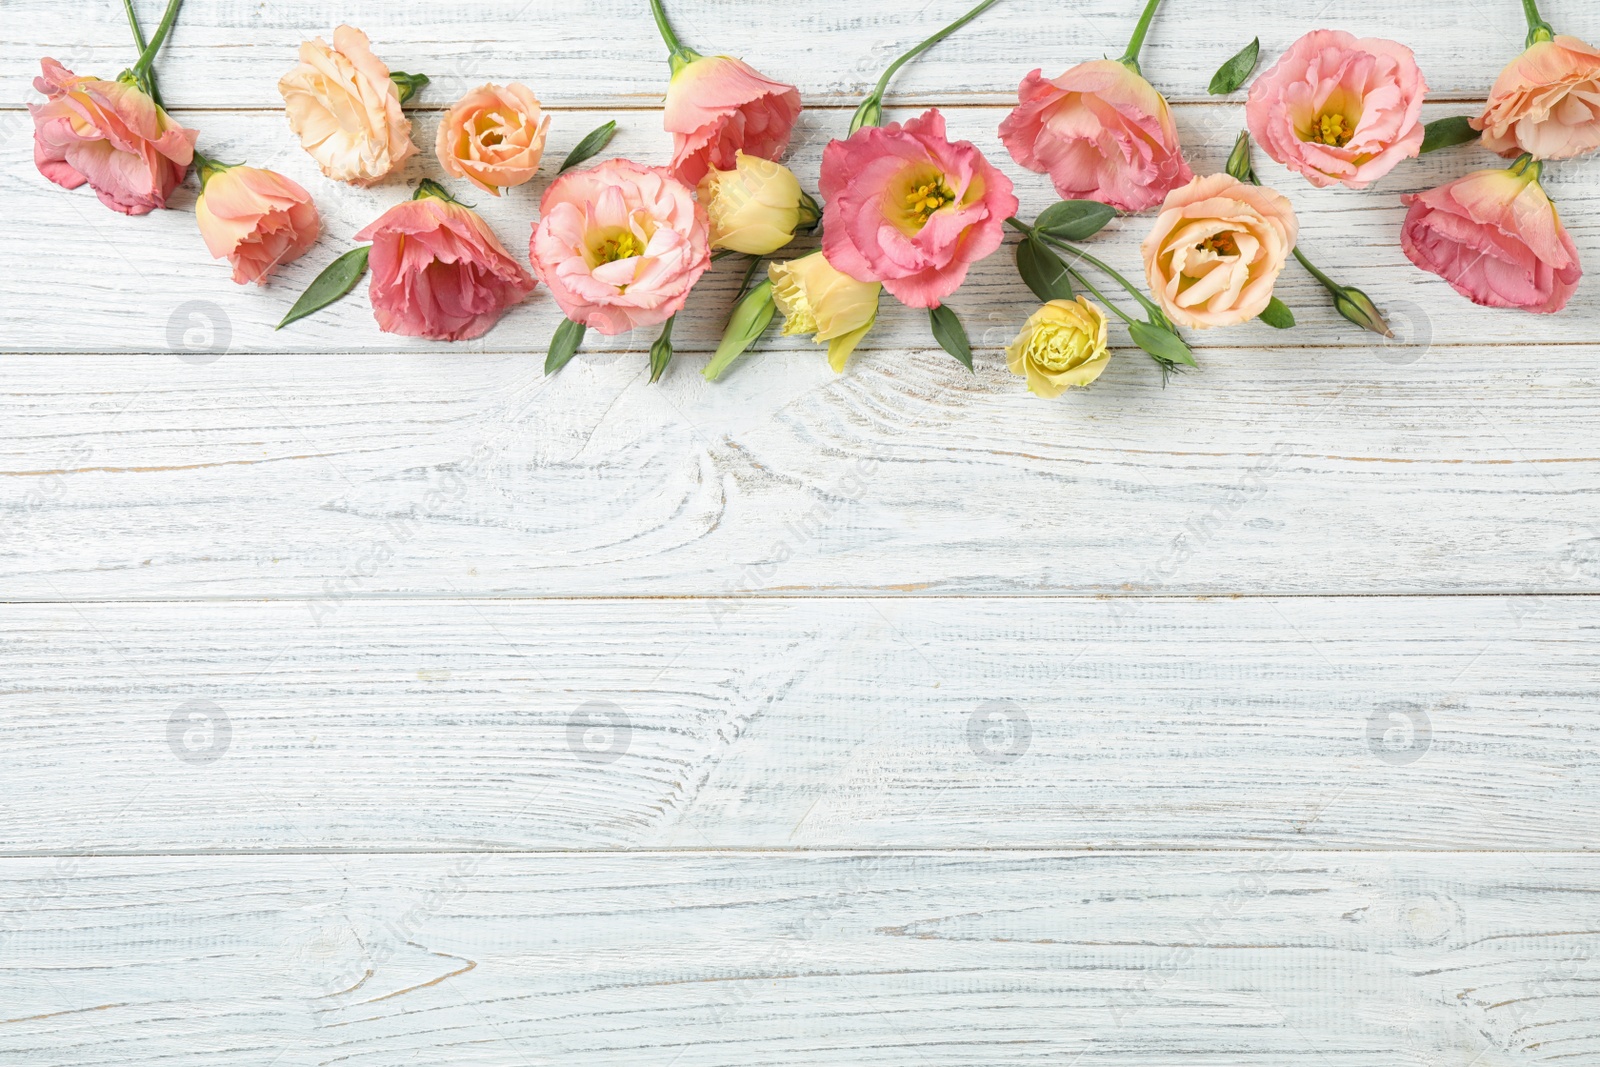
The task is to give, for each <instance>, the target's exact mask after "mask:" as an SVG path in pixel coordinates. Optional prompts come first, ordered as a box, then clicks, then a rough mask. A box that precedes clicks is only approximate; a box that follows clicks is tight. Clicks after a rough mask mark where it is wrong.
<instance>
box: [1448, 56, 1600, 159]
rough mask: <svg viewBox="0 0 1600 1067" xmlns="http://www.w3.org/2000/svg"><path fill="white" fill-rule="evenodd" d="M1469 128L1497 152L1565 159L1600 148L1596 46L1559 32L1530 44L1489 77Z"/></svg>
mask: <svg viewBox="0 0 1600 1067" xmlns="http://www.w3.org/2000/svg"><path fill="white" fill-rule="evenodd" d="M1472 128H1473V129H1475V130H1482V131H1483V147H1485V148H1487V149H1488V150H1489V151H1491V152H1498V153H1499V154H1500V155H1502V156H1518V155H1521V154H1522V153H1523V152H1529V153H1532V155H1533V157H1534V158H1535V159H1568V158H1570V157H1572V156H1581V155H1583V154H1584V153H1585V152H1593V151H1594V150H1595V149H1596V148H1600V49H1596V48H1595V47H1594V46H1593V45H1589V44H1585V43H1584V42H1583V41H1580V40H1578V38H1576V37H1567V36H1564V35H1563V36H1558V37H1556V38H1555V39H1554V40H1551V41H1539V42H1537V43H1535V44H1533V45H1530V46H1529V47H1528V50H1527V51H1525V52H1523V53H1522V54H1521V55H1520V56H1518V57H1517V58H1516V59H1513V60H1512V61H1511V62H1510V63H1509V64H1508V65H1507V66H1506V69H1505V70H1502V71H1501V72H1500V76H1499V77H1498V78H1496V79H1495V80H1494V88H1492V89H1490V90H1489V101H1488V103H1486V104H1484V105H1483V114H1481V115H1479V116H1478V117H1477V118H1475V119H1473V120H1472Z"/></svg>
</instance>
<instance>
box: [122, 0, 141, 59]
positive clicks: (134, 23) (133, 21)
mask: <svg viewBox="0 0 1600 1067" xmlns="http://www.w3.org/2000/svg"><path fill="white" fill-rule="evenodd" d="M122 10H123V11H125V12H127V14H128V28H129V29H131V30H133V43H134V44H135V45H137V46H138V48H139V54H140V55H141V56H142V55H144V48H145V41H144V31H143V30H141V29H140V28H139V16H138V14H137V13H136V12H135V11H134V10H133V0H122Z"/></svg>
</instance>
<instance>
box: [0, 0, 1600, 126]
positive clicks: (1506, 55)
mask: <svg viewBox="0 0 1600 1067" xmlns="http://www.w3.org/2000/svg"><path fill="white" fill-rule="evenodd" d="M969 6H970V5H969V4H967V3H966V0H940V2H939V3H937V4H928V5H920V6H917V7H905V6H899V5H892V4H890V5H877V6H875V7H874V8H867V7H863V6H856V7H840V6H839V5H837V4H832V3H829V2H827V0H797V2H792V3H784V4H768V3H758V2H749V0H719V2H715V3H697V4H686V3H681V2H680V3H676V4H669V5H668V11H669V13H670V14H672V16H673V17H674V19H675V21H676V25H677V28H678V30H679V32H680V33H681V34H682V36H683V38H684V40H685V41H686V42H687V43H689V44H691V45H693V46H695V47H697V48H699V49H700V50H701V51H705V52H708V53H710V52H729V53H732V54H734V55H739V56H743V57H744V58H745V59H747V60H748V61H749V62H751V63H753V64H755V65H756V66H757V67H758V68H759V69H761V70H762V71H764V72H765V73H767V74H769V75H771V76H773V77H776V78H782V79H785V80H788V81H791V82H793V83H795V84H796V85H799V86H800V87H801V89H802V91H803V92H804V93H805V95H806V98H807V99H808V100H809V101H811V102H813V103H830V104H846V103H847V104H849V105H851V106H854V105H855V104H856V103H857V102H858V101H859V100H860V98H861V95H862V94H863V93H864V92H866V91H867V89H869V88H870V87H871V86H872V85H873V83H874V82H876V81H877V78H878V75H879V74H881V73H882V71H883V68H884V67H885V66H887V65H888V63H889V62H890V60H891V59H893V58H894V56H895V55H897V54H898V53H900V52H902V51H904V50H905V49H907V48H909V47H910V46H911V45H913V44H915V43H916V42H917V41H919V40H921V39H922V38H923V37H926V36H927V35H928V34H929V33H931V32H933V31H934V30H935V29H936V28H937V27H938V26H940V25H942V24H943V23H945V22H948V21H950V20H952V19H954V18H956V17H957V16H958V15H959V14H960V13H961V12H962V11H964V10H966V8H967V7H969ZM1544 6H1545V7H1548V8H1549V10H1546V11H1545V12H1544V14H1545V17H1546V18H1547V19H1549V20H1550V21H1551V22H1553V23H1555V24H1556V25H1557V27H1558V28H1559V29H1561V31H1562V32H1567V33H1574V34H1577V35H1579V36H1584V37H1588V38H1590V39H1592V38H1594V37H1595V36H1597V35H1600V22H1597V21H1596V20H1595V18H1594V13H1593V11H1587V10H1585V9H1584V6H1583V5H1582V4H1580V3H1577V2H1576V0H1555V2H1552V3H1551V4H1548V5H1544ZM1139 7H1140V4H1138V3H1137V2H1136V0H1083V2H1078V3H1072V4H1062V3H1057V2H1055V0H1006V2H1005V3H1003V4H1001V5H999V6H997V7H996V8H994V9H993V10H991V11H990V12H988V13H986V14H985V15H984V16H983V17H982V18H980V19H979V20H978V21H976V22H974V23H972V24H971V25H970V26H968V27H966V28H965V29H963V30H962V31H961V32H960V33H959V34H957V35H956V36H954V37H952V38H950V39H949V40H948V41H946V42H944V43H942V44H941V45H940V46H939V48H938V50H937V51H936V52H933V53H931V54H930V55H929V56H928V57H927V58H926V59H924V60H923V61H922V62H920V63H916V64H914V65H912V66H911V67H909V68H908V69H906V70H905V71H904V72H902V73H901V75H900V76H899V78H897V79H896V82H895V85H894V96H895V98H897V99H900V100H906V101H910V102H912V103H926V102H928V101H939V102H954V101H958V100H964V101H968V102H982V103H1003V102H1005V101H1007V100H1010V101H1011V102H1015V100H1016V91H1017V83H1018V82H1019V81H1021V79H1022V76H1023V75H1024V74H1026V73H1027V72H1028V71H1029V70H1032V69H1033V68H1034V67H1039V66H1042V67H1045V68H1048V69H1049V73H1051V74H1055V73H1057V72H1058V71H1059V70H1060V69H1064V68H1066V67H1067V66H1070V65H1071V64H1073V63H1078V62H1082V61H1083V60H1087V59H1098V58H1100V57H1101V56H1103V55H1112V56H1116V55H1120V54H1121V53H1122V50H1123V48H1124V46H1125V45H1126V44H1127V41H1128V35H1129V34H1130V33H1131V32H1132V30H1133V23H1134V20H1135V19H1136V18H1137V16H1138V11H1139ZM140 8H141V10H142V11H143V12H144V18H145V19H146V20H148V21H149V22H151V23H152V24H153V22H154V20H155V19H157V18H158V17H159V12H160V5H159V4H157V3H154V2H152V0H144V2H143V3H141V4H140ZM1453 14H1454V15H1460V16H1461V17H1452V15H1453ZM6 18H7V31H8V32H7V33H6V35H5V41H4V42H3V44H0V59H3V62H0V71H3V75H0V101H3V102H4V103H6V104H7V105H10V106H16V105H18V104H20V103H22V102H23V101H25V100H26V99H28V96H29V94H30V92H31V89H32V86H31V79H32V77H33V75H34V73H35V72H36V71H37V63H38V59H39V57H40V56H42V55H53V56H55V57H57V58H58V59H61V60H62V61H63V62H67V64H68V66H70V67H74V68H75V69H78V70H81V71H83V72H86V73H92V72H98V73H99V74H100V76H101V77H107V78H109V77H114V76H115V75H116V73H117V71H119V70H121V69H122V68H124V67H126V66H128V65H129V64H130V63H131V62H132V58H133V45H132V42H131V40H130V38H129V34H128V28H127V24H126V22H125V20H124V18H123V15H122V10H121V7H120V5H117V4H110V3H100V4H94V5H89V6H87V7H85V8H72V7H63V6H62V5H61V4H59V3H54V2H52V0H7V3H6ZM339 21H346V22H350V23H352V24H354V25H356V26H360V27H362V28H363V29H365V30H366V31H367V33H368V34H369V35H371V37H372V39H373V44H374V47H375V49H376V51H377V53H378V55H379V56H381V57H382V58H383V59H385V60H386V61H387V62H388V63H389V64H390V66H392V67H393V68H394V69H397V70H408V71H418V70H420V71H424V72H426V73H427V74H429V75H430V76H431V77H432V78H433V79H434V84H433V85H432V86H431V87H430V88H429V89H428V91H427V93H426V95H425V96H424V98H423V100H424V101H425V104H426V106H433V107H441V106H446V105H448V104H449V103H450V102H451V101H453V100H455V99H456V98H457V97H458V96H460V95H461V94H462V93H463V92H465V91H466V90H467V89H469V88H471V87H473V86H475V85H478V84H481V83H482V82H485V81H498V82H506V81H513V80H520V81H524V82H526V83H528V84H529V85H530V86H532V87H533V88H534V89H535V91H537V92H538V93H539V95H540V96H541V97H543V98H545V99H546V100H548V101H550V102H552V103H555V104H559V105H564V106H589V105H597V104H607V105H611V104H624V105H632V106H646V107H648V106H652V105H654V104H655V103H656V102H657V101H658V100H659V99H660V98H661V94H662V93H663V92H664V91H665V89H666V80H667V65H666V59H665V57H666V51H665V49H664V48H663V46H662V44H661V41H660V38H659V37H658V36H657V34H656V29H655V25H654V24H653V23H652V22H651V20H650V15H649V9H648V8H647V6H646V5H645V3H644V2H643V0H588V2H586V3H583V4H580V5H571V4H568V5H557V4H554V3H552V2H550V0H480V2H475V3H463V2H460V0H450V2H443V3H437V4H431V5H429V6H428V7H427V8H426V10H423V9H418V8H410V7H406V6H405V5H402V4H394V3H386V2H384V0H347V2H345V3H342V4H340V5H339V7H338V8H337V9H334V10H330V9H329V8H327V7H326V6H323V5H319V4H315V3H311V2H308V0H266V2H262V0H248V2H247V0H213V2H211V3H207V4H196V5H195V6H194V7H192V8H186V9H185V10H184V11H183V14H182V16H181V18H180V20H179V23H178V28H177V29H176V30H175V31H174V33H173V35H172V38H171V40H170V42H169V43H168V44H167V46H166V48H165V50H164V52H163V53H162V57H161V64H160V73H161V80H162V86H163V90H164V92H165V94H166V96H167V98H168V99H169V100H170V101H172V103H174V104H175V105H191V106H212V107H270V106H276V105H278V104H279V103H280V100H279V98H278V96H277V90H276V86H277V82H278V78H279V77H280V76H281V75H282V74H283V73H284V72H285V71H287V70H288V69H289V68H290V67H291V66H293V65H294V59H295V50H296V48H298V46H299V43H300V42H301V41H302V40H305V39H306V38H308V37H312V36H317V35H321V36H323V37H324V38H326V37H327V35H328V34H329V33H330V32H331V30H332V28H333V26H334V25H335V24H337V23H338V22H339ZM1319 26H1335V27H1338V28H1342V29H1347V30H1350V31H1352V32H1355V33H1357V34H1359V35H1362V36H1379V37H1391V38H1394V39H1396V40H1399V41H1401V42H1403V43H1405V44H1406V45H1408V46H1410V47H1411V48H1412V49H1413V50H1414V51H1415V52H1416V54H1417V62H1418V63H1419V65H1420V66H1421V68H1422V71H1423V73H1424V74H1425V75H1426V77H1427V79H1428V84H1429V86H1430V87H1431V88H1432V91H1433V95H1435V96H1436V97H1440V98H1452V99H1461V98H1472V99H1482V98H1483V96H1484V95H1485V94H1486V93H1487V91H1488V88H1489V85H1490V84H1491V83H1492V82H1493V81H1494V76H1495V74H1496V73H1497V72H1498V71H1499V70H1500V68H1501V67H1502V66H1504V65H1505V64H1506V63H1507V62H1509V61H1510V60H1511V58H1512V57H1513V56H1515V55H1516V54H1517V53H1518V52H1519V51H1521V49H1522V39H1523V35H1524V34H1525V33H1526V26H1525V24H1524V22H1523V19H1522V13H1521V11H1520V10H1519V9H1518V6H1517V5H1516V4H1514V3H1508V2H1506V0H1498V2H1494V3H1480V4H1475V5H1473V6H1472V7H1471V8H1470V10H1468V11H1466V12H1465V13H1463V12H1462V11H1461V10H1460V9H1454V8H1451V7H1450V6H1449V5H1448V4H1440V3H1426V4H1393V3H1381V2H1378V0H1346V2H1345V3H1342V4H1340V5H1338V7H1337V8H1336V9H1335V8H1324V9H1323V10H1320V11H1319V10H1316V9H1315V8H1314V7H1310V6H1303V5H1302V6H1284V7H1281V8H1274V7H1273V6H1272V5H1264V4H1259V3H1249V2H1247V0H1214V2H1211V3H1207V4H1204V5H1196V4H1190V5H1188V6H1187V7H1184V6H1180V5H1177V4H1173V5H1169V8H1168V9H1167V10H1166V11H1164V12H1163V13H1162V14H1161V16H1160V17H1159V18H1157V20H1156V22H1155V25H1154V28H1153V29H1152V31H1151V34H1150V37H1149V39H1148V40H1147V41H1146V43H1145V49H1144V54H1143V57H1142V58H1143V64H1144V69H1145V72H1146V74H1147V75H1148V76H1149V77H1150V78H1151V79H1152V80H1153V81H1154V82H1155V83H1156V85H1157V86H1159V87H1160V88H1161V89H1162V90H1163V91H1164V92H1166V93H1168V94H1169V95H1171V96H1172V98H1173V99H1189V100H1194V99H1201V100H1203V99H1205V93H1206V85H1207V83H1208V82H1209V81H1210V80H1211V75H1212V73H1213V72H1214V71H1215V70H1216V69H1217V67H1218V65H1219V64H1221V63H1222V62H1223V61H1224V60H1226V59H1227V58H1228V57H1229V56H1231V55H1233V53H1234V52H1236V51H1237V50H1238V49H1239V48H1240V47H1241V46H1243V45H1244V44H1245V43H1246V42H1248V41H1249V40H1250V38H1251V37H1252V36H1254V35H1260V37H1261V43H1262V49H1263V52H1262V58H1263V63H1264V65H1265V64H1270V63H1271V62H1272V61H1273V59H1275V58H1276V56H1277V54H1278V53H1279V52H1280V51H1281V50H1283V49H1284V48H1287V47H1288V45H1289V44H1290V43H1291V42H1292V41H1293V40H1294V39H1295V38H1297V37H1299V36H1300V35H1301V34H1303V33H1305V32H1306V31H1307V30H1310V29H1314V28H1317V27H1319ZM1446 30H1447V31H1448V32H1445V31H1446Z"/></svg>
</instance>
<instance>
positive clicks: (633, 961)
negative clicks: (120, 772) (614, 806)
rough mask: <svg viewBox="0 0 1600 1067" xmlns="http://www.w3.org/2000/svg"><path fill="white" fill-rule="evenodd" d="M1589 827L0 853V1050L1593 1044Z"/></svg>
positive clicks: (1429, 1066) (960, 1051)
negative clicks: (735, 848)
mask: <svg viewBox="0 0 1600 1067" xmlns="http://www.w3.org/2000/svg"><path fill="white" fill-rule="evenodd" d="M1597 875H1600V859H1596V858H1595V857H1587V856H1585V857H1579V856H1571V855H1535V856H1517V857H1511V856H1483V855H1477V854H1467V855H1459V854H1457V855H1437V856H1407V855H1393V854H1390V855H1348V854H1345V855H1341V854H1331V855H1330V854H1321V855H1317V854H1307V853H1302V852H1295V851H1292V850H1282V851H1277V852H1258V853H1245V854H1239V853H1191V854H1165V855H1138V856H1128V855H1117V854H1090V855H1083V854H1040V855H1025V856H1003V855H996V854H991V853H978V854H972V853H960V852H958V853H944V854H938V855H917V854H893V855H872V854H869V855H856V854H833V855H819V856H794V855H732V856H730V855H721V854H715V853H707V854H699V855H692V856H685V855H649V856H629V857H596V856H592V855H578V856H543V857H531V856H516V857H511V856H482V855H428V856H404V857H348V856H347V857H326V856H297V857H252V858H249V859H239V858H221V859H219V858H216V857H204V858H173V857H159V858H138V859H97V858H70V857H69V858H63V859H54V860H49V859H42V860H6V861H3V862H0V893H4V895H5V896H6V897H7V898H8V899H10V900H13V901H16V902H18V905H17V906H16V907H15V908H14V910H13V911H12V912H11V913H10V914H9V915H8V916H7V923H6V926H5V928H4V931H3V933H0V937H3V938H4V951H5V959H6V966H5V967H4V968H3V969H0V1002H3V1003H4V1004H5V1005H6V1010H7V1016H6V1018H5V1019H4V1020H0V1056H3V1057H5V1058H6V1060H7V1062H13V1063H30V1064H31V1063H71V1064H75V1065H83V1067H88V1065H92V1064H115V1065H117V1067H132V1065H144V1064H156V1063H161V1064H167V1063H174V1062H177V1063H195V1064H212V1063H215V1064H221V1063H228V1064H237V1063H261V1064H267V1063H275V1064H294V1065H309V1064H373V1065H379V1064H382V1065H388V1064H403V1063H450V1064H470V1065H527V1064H535V1065H544V1064H550V1065H555V1064H563V1065H566V1064H575V1065H588V1064H593V1065H597V1067H598V1065H606V1067H609V1065H612V1064H618V1063H641V1064H645V1063H648V1064H662V1065H666V1064H672V1065H674V1067H747V1065H754V1064H760V1065H795V1067H800V1065H811V1064H839V1065H845V1064H848V1065H871V1067H877V1065H897V1067H914V1065H915V1067H923V1065H930V1064H932V1065H947V1067H970V1065H973V1064H1036V1063H1061V1064H1068V1063H1075V1064H1082V1065H1116V1067H1136V1065H1139V1067H1145V1065H1158V1067H1168V1065H1170V1067H1179V1065H1183V1067H1188V1065H1193V1064H1196V1063H1217V1064H1222V1063H1227V1064H1244V1065H1252V1067H1285V1065H1287V1067H1301V1065H1304V1067H1313V1065H1314V1067H1371V1065H1374V1064H1389V1065H1397V1067H1436V1065H1441V1064H1442V1065H1450V1067H1468V1065H1472V1067H1512V1065H1518V1064H1533V1063H1540V1064H1545V1063H1548V1064H1555V1065H1561V1067H1565V1065H1572V1064H1585V1063H1591V1062H1594V1060H1595V1059H1596V1058H1600V1037H1597V1036H1596V1032H1595V1028H1594V1026H1593V1008H1592V1004H1593V1000H1594V965H1595V964H1594V961H1595V955H1596V952H1597V951H1600V940H1597V935H1596V933H1595V931H1596V929H1597V928H1600V898H1597V896H1596V894H1595V893H1594V885H1595V881H1596V877H1597Z"/></svg>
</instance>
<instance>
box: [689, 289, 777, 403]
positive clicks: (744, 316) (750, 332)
mask: <svg viewBox="0 0 1600 1067" xmlns="http://www.w3.org/2000/svg"><path fill="white" fill-rule="evenodd" d="M777 309H778V305H777V303H776V302H775V301H774V300H773V299H772V282H770V281H765V282H762V283H761V284H760V285H758V286H756V287H755V288H754V289H752V290H750V291H749V292H748V293H746V294H745V295H744V297H743V299H741V300H740V301H739V302H738V303H737V304H735V305H733V314H731V315H729V316H728V327H727V329H725V330H723V331H722V343H721V344H719V345H717V350H716V352H715V353H714V354H713V355H712V357H711V362H710V363H707V364H706V369H705V371H704V374H705V377H706V381H708V382H714V381H716V380H717V379H718V378H720V377H722V374H723V372H724V371H726V370H727V369H728V367H729V366H730V365H731V364H732V363H733V361H734V360H736V359H738V358H739V357H740V356H741V355H743V354H744V351H745V349H747V348H749V347H750V346H751V345H753V344H755V343H756V339H757V338H759V337H760V336H761V335H762V334H763V333H765V332H766V330H767V327H768V326H770V325H771V324H772V316H773V315H774V314H775V313H776V311H777Z"/></svg>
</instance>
